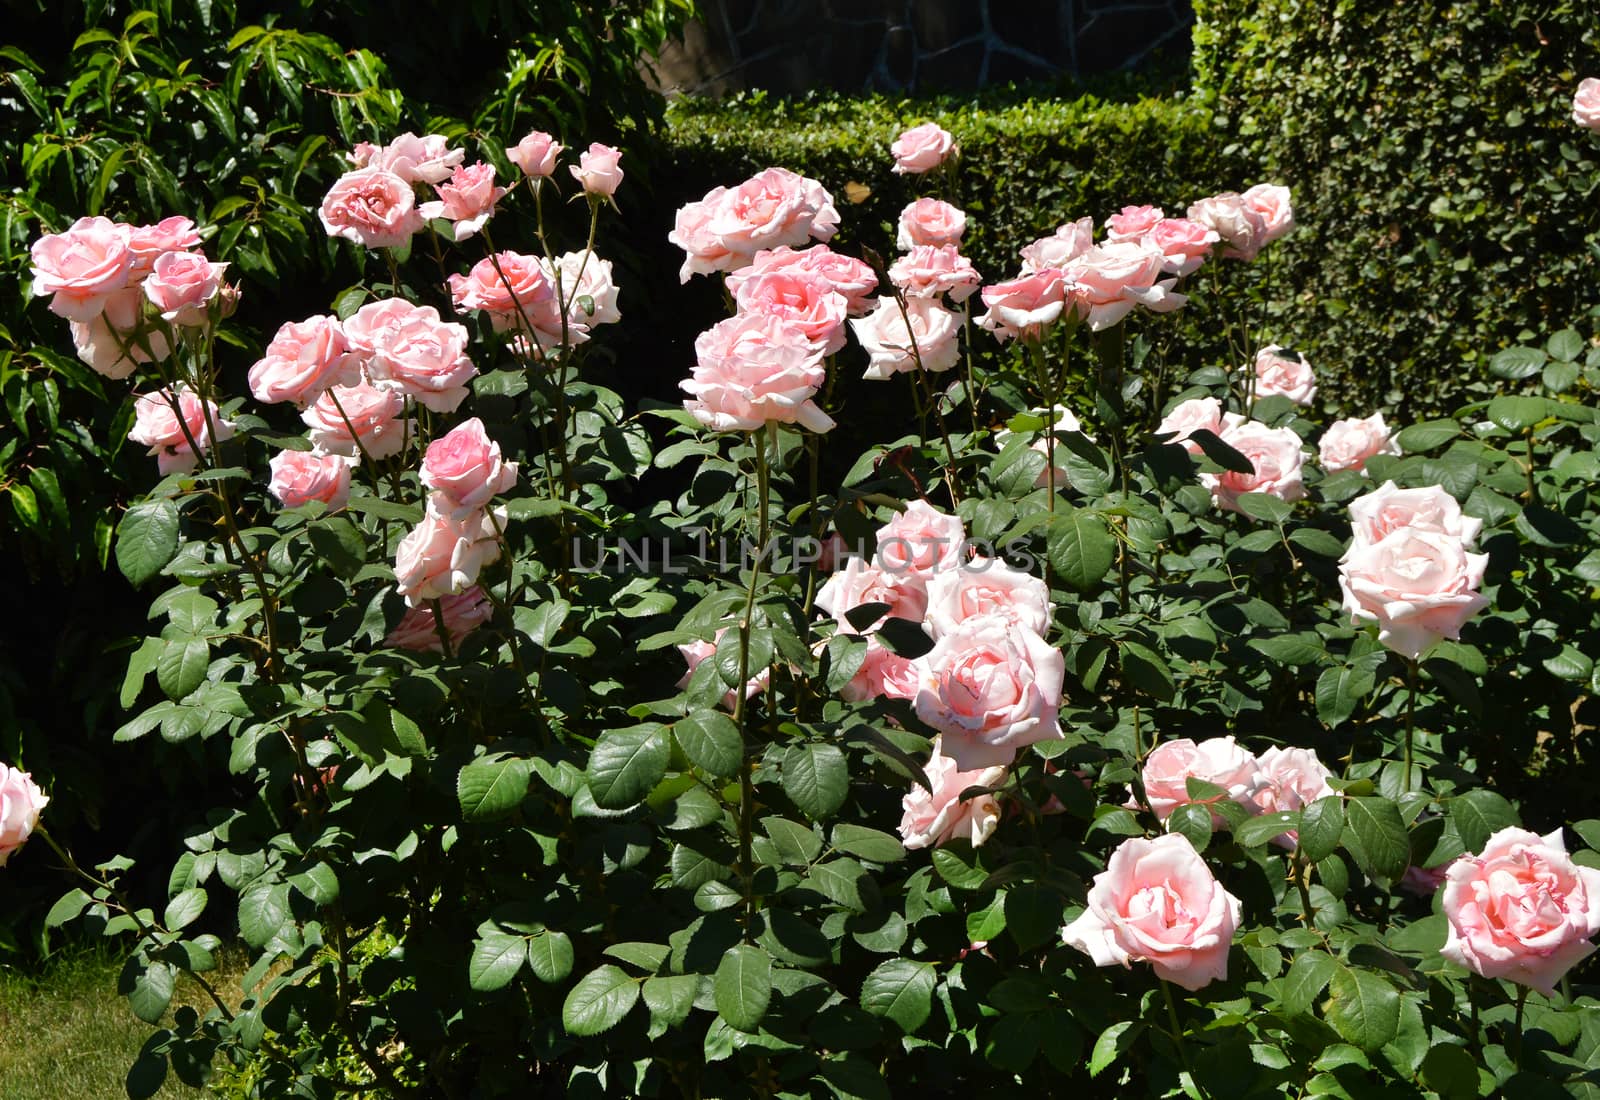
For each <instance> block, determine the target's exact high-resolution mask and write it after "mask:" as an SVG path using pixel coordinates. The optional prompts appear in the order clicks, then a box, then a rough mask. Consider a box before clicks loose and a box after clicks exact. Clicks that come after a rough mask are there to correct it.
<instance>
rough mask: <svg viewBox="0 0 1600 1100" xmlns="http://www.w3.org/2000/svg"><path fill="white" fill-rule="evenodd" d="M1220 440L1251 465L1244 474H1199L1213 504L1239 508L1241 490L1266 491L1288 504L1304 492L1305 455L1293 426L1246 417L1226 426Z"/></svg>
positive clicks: (1225, 507)
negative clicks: (1240, 421) (1276, 426)
mask: <svg viewBox="0 0 1600 1100" xmlns="http://www.w3.org/2000/svg"><path fill="white" fill-rule="evenodd" d="M1222 441H1223V442H1224V443H1226V444H1227V445H1228V446H1230V447H1232V448H1233V449H1234V450H1236V451H1238V452H1239V453H1240V454H1242V455H1244V457H1245V458H1247V459H1249V461H1250V464H1251V465H1252V466H1253V467H1254V468H1255V469H1254V472H1253V473H1248V474H1241V473H1237V472H1235V471H1233V470H1227V471H1225V472H1223V473H1220V474H1201V475H1200V484H1202V485H1204V486H1205V487H1206V488H1207V489H1209V490H1211V496H1212V498H1213V499H1215V500H1216V502H1217V507H1219V508H1223V509H1226V510H1227V511H1230V512H1237V511H1239V504H1238V501H1239V494H1241V493H1266V494H1268V495H1269V496H1275V497H1277V498H1278V499H1279V500H1282V501H1287V502H1289V503H1291V504H1292V503H1293V502H1295V501H1297V500H1300V499H1301V498H1303V497H1304V496H1305V495H1306V487H1305V482H1304V481H1302V480H1301V466H1302V464H1303V463H1304V462H1305V455H1304V454H1302V453H1301V450H1300V437H1299V436H1298V435H1296V434H1295V433H1294V430H1293V429H1291V428H1269V427H1267V426H1266V425H1265V424H1263V423H1261V422H1260V421H1259V420H1246V421H1244V422H1243V423H1240V424H1235V425H1232V426H1230V427H1227V428H1226V429H1225V430H1224V431H1223V433H1222Z"/></svg>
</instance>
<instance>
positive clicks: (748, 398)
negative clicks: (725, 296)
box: [678, 291, 842, 432]
mask: <svg viewBox="0 0 1600 1100" xmlns="http://www.w3.org/2000/svg"><path fill="white" fill-rule="evenodd" d="M829 293H830V294H831V293H832V292H831V291H830V292H829ZM832 296H833V297H834V298H838V295H832ZM841 301H842V299H841ZM694 348H695V356H696V359H697V362H696V364H695V368H694V371H693V372H692V374H691V375H690V377H689V378H688V379H686V380H685V381H683V382H680V383H678V387H679V388H680V389H682V390H683V391H684V392H685V393H687V394H689V400H687V401H685V402H684V403H683V406H684V408H685V409H687V410H688V411H689V412H690V413H692V414H693V415H694V418H695V419H696V420H698V421H699V422H700V423H702V424H704V425H705V426H706V427H708V428H711V429H712V430H714V431H720V432H730V431H754V430H755V429H756V428H760V427H764V426H765V425H766V424H768V423H780V424H799V425H800V426H801V427H803V428H807V429H809V430H811V431H814V432H825V431H828V430H829V429H831V428H832V427H834V423H833V420H832V419H831V418H830V417H829V416H828V414H827V413H825V412H823V411H822V409H821V408H819V407H818V406H817V404H816V402H814V401H813V400H812V398H813V397H814V396H816V392H817V389H818V387H820V386H821V385H822V383H823V381H824V379H825V377H826V373H827V372H826V370H825V368H824V367H823V363H822V348H821V346H820V345H818V344H817V343H816V342H815V341H813V340H812V339H811V336H810V334H809V333H808V332H807V330H806V327H805V326H804V325H802V324H800V323H799V322H796V321H792V320H789V319H788V318H785V317H781V316H777V315H774V314H769V313H741V314H739V315H737V316H734V317H730V318H728V319H727V320H724V321H720V322H718V323H717V324H716V325H713V326H712V327H711V328H710V329H709V330H707V331H706V332H703V333H701V334H700V336H699V337H698V338H697V339H696V340H695V342H694Z"/></svg>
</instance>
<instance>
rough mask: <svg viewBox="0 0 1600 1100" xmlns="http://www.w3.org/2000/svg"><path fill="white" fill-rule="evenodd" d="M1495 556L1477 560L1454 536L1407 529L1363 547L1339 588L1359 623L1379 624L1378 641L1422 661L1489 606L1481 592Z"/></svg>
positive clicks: (1353, 551) (1342, 569)
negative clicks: (1427, 652)
mask: <svg viewBox="0 0 1600 1100" xmlns="http://www.w3.org/2000/svg"><path fill="white" fill-rule="evenodd" d="M1488 563H1489V556H1488V555H1487V554H1469V553H1467V552H1466V549H1465V548H1464V547H1463V545H1462V543H1461V540H1460V539H1459V538H1457V537H1455V536H1453V535H1448V534H1445V533H1443V532H1440V531H1432V530H1427V529H1425V528H1401V529H1399V530H1396V531H1393V532H1391V533H1390V534H1388V535H1386V536H1385V537H1384V538H1382V539H1380V540H1378V541H1377V542H1373V543H1359V542H1358V543H1355V544H1352V545H1351V547H1350V549H1349V550H1348V551H1347V552H1346V553H1345V557H1344V560H1343V561H1342V562H1341V563H1340V566H1339V590H1340V592H1341V593H1342V595H1343V606H1344V610H1345V611H1346V612H1348V613H1349V614H1350V617H1351V621H1352V622H1356V623H1359V622H1361V621H1362V620H1369V621H1375V622H1377V624H1378V641H1380V642H1382V643H1383V644H1384V645H1385V646H1387V647H1389V648H1390V649H1392V650H1394V651H1395V652H1396V653H1398V654H1400V655H1401V656H1402V657H1407V658H1410V659H1412V660H1416V659H1417V658H1418V657H1420V656H1421V655H1422V653H1423V651H1424V650H1426V649H1427V648H1428V647H1429V646H1431V645H1432V644H1433V643H1434V642H1436V641H1438V640H1439V639H1441V638H1450V639H1452V640H1453V639H1457V638H1460V637H1461V627H1462V626H1463V625H1464V624H1465V623H1466V621H1467V620H1468V619H1470V618H1471V617H1472V616H1473V615H1475V614H1477V613H1478V612H1479V611H1481V610H1483V609H1484V608H1485V607H1488V606H1489V601H1488V600H1487V599H1485V598H1484V596H1483V595H1482V594H1481V593H1480V592H1479V591H1478V589H1479V587H1480V586H1481V585H1482V584H1483V574H1484V569H1485V568H1486V567H1487V565H1488Z"/></svg>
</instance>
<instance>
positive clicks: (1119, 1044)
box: [1089, 1020, 1144, 1077]
mask: <svg viewBox="0 0 1600 1100" xmlns="http://www.w3.org/2000/svg"><path fill="white" fill-rule="evenodd" d="M1143 1030H1144V1024H1143V1023H1142V1022H1140V1021H1138V1020H1122V1021H1120V1022H1119V1023H1115V1024H1112V1025H1111V1026H1110V1027H1108V1028H1106V1029H1105V1030H1104V1031H1102V1032H1101V1033H1100V1037H1099V1038H1098V1039H1096V1040H1095V1041H1094V1048H1093V1049H1092V1050H1091V1051H1090V1052H1089V1076H1090V1077H1098V1076H1100V1074H1101V1073H1103V1072H1104V1071H1105V1068H1106V1067H1107V1066H1109V1065H1110V1064H1111V1063H1112V1062H1115V1061H1116V1060H1117V1057H1118V1055H1121V1054H1123V1053H1125V1052H1126V1051H1127V1050H1128V1049H1129V1048H1130V1047H1132V1046H1133V1040H1134V1039H1135V1038H1136V1037H1137V1036H1138V1034H1139V1032H1141V1031H1143Z"/></svg>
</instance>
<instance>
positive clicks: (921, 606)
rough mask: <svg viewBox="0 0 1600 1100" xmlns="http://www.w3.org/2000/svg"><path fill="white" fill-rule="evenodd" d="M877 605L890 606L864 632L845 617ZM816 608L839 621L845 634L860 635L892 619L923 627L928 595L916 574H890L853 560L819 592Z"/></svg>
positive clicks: (848, 561) (840, 628) (853, 558)
mask: <svg viewBox="0 0 1600 1100" xmlns="http://www.w3.org/2000/svg"><path fill="white" fill-rule="evenodd" d="M874 603H881V604H887V605H888V608H889V609H888V610H887V611H885V612H884V613H883V614H882V615H881V616H879V617H878V618H877V620H875V621H874V622H873V623H871V624H869V625H868V626H867V627H866V628H865V629H864V630H858V629H856V628H855V627H854V626H852V625H851V624H850V620H849V619H847V618H846V617H845V615H846V613H847V612H849V611H851V610H853V609H855V608H857V607H861V606H863V605H865V604H874ZM816 604H817V606H818V607H819V608H821V609H822V610H823V611H825V612H827V613H828V614H829V615H832V616H833V617H834V618H835V619H837V620H838V623H839V630H840V631H841V632H842V633H845V634H861V633H864V632H865V630H872V629H874V628H875V627H876V626H877V625H878V624H880V623H882V622H883V620H884V619H889V618H894V619H908V620H910V621H911V622H914V623H917V624H919V625H920V624H921V622H922V620H923V617H924V616H926V615H927V613H928V591H927V588H926V587H925V586H924V584H923V580H922V578H921V577H920V576H919V575H917V574H916V573H902V572H891V571H889V570H887V569H882V568H880V567H879V566H876V565H869V564H868V563H867V562H865V561H863V560H862V559H860V558H857V557H851V558H849V559H847V560H846V561H845V565H844V568H843V569H841V570H839V571H838V572H837V573H834V574H833V575H832V576H831V577H829V578H828V579H827V581H826V582H825V583H824V584H823V586H822V587H821V588H820V589H819V590H818V591H817V599H816Z"/></svg>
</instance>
